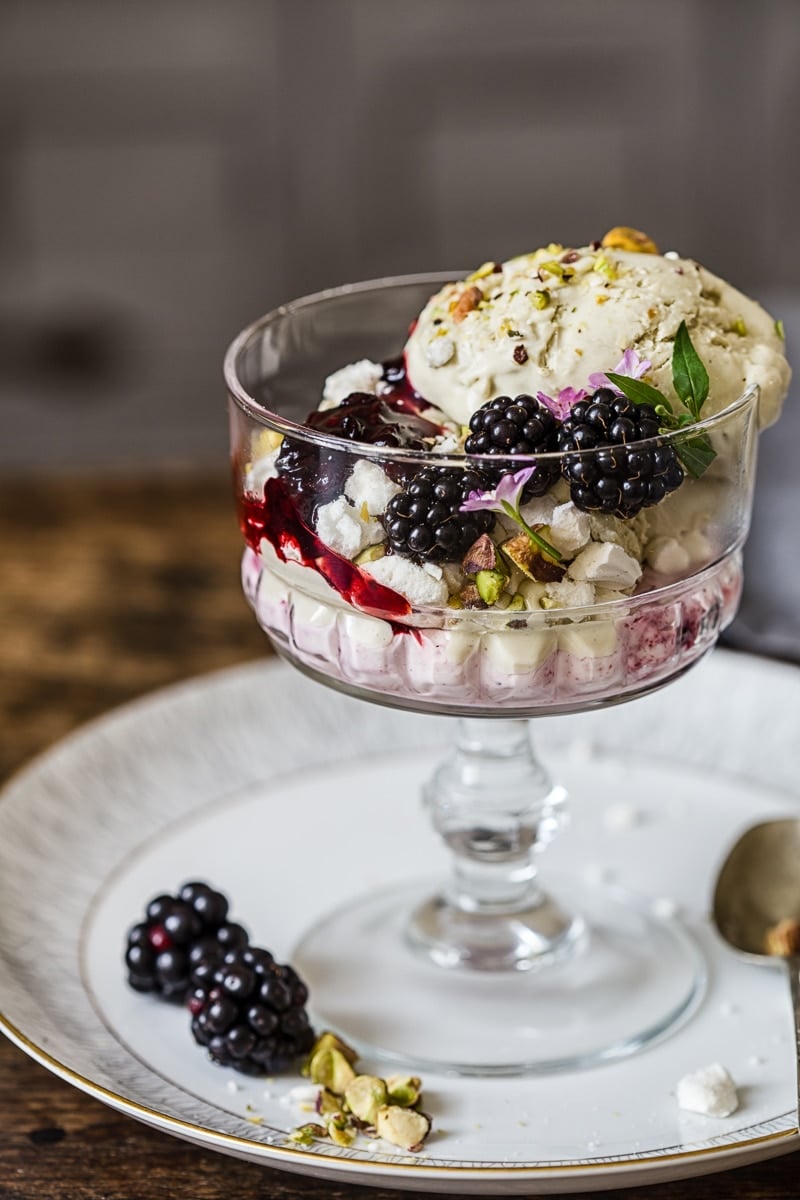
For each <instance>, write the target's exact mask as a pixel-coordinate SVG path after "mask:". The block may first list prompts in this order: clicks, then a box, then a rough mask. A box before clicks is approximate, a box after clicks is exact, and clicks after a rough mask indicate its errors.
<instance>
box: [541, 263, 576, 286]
mask: <svg viewBox="0 0 800 1200" xmlns="http://www.w3.org/2000/svg"><path fill="white" fill-rule="evenodd" d="M542 271H544V272H545V273H546V274H547V275H555V277H556V279H558V280H559V281H560V282H561V283H568V282H569V280H570V279H572V276H573V275H574V274H575V272H574V271H570V269H569V267H565V266H564V264H563V263H560V262H555V261H554V260H551V261H549V262H543V263H540V264H539V277H540V278H541V274H542Z"/></svg>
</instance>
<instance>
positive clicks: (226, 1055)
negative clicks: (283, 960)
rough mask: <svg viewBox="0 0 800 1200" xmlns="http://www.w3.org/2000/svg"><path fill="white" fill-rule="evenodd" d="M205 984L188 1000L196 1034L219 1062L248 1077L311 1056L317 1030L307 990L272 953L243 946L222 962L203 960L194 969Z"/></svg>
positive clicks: (256, 947) (279, 1069)
mask: <svg viewBox="0 0 800 1200" xmlns="http://www.w3.org/2000/svg"><path fill="white" fill-rule="evenodd" d="M206 967H208V971H207V975H208V977H207V979H206V981H205V982H204V983H203V984H202V985H200V986H197V987H195V988H194V990H193V991H192V993H191V995H190V997H189V1010H190V1012H191V1014H192V1034H193V1036H194V1039H195V1041H196V1042H198V1043H199V1044H200V1045H201V1046H205V1047H206V1049H207V1050H208V1053H209V1055H210V1057H211V1058H212V1059H213V1060H214V1062H217V1063H220V1065H221V1066H225V1067H233V1068H234V1069H235V1070H237V1071H241V1072H242V1073H243V1074H245V1075H271V1074H273V1073H275V1072H278V1071H284V1070H286V1069H287V1068H288V1067H289V1066H291V1064H292V1063H293V1062H294V1061H295V1059H297V1058H299V1057H301V1055H304V1054H308V1052H309V1050H310V1049H311V1047H312V1046H313V1044H314V1031H313V1029H312V1028H311V1025H310V1023H309V1020H308V1014H307V1013H306V1008H305V1005H306V1001H307V999H308V989H307V987H306V985H305V984H304V983H303V981H302V980H301V979H300V977H299V975H298V974H297V972H296V971H295V970H294V969H293V968H292V967H290V966H283V965H280V964H278V963H276V962H275V960H274V959H273V957H272V955H271V954H270V952H269V950H264V949H262V948H261V947H259V946H244V947H238V948H236V949H234V950H229V951H227V953H226V954H224V955H223V957H222V959H221V961H218V960H217V958H216V955H214V958H213V963H212V961H210V960H209V961H206V960H204V959H203V958H202V956H198V957H197V958H196V961H195V971H199V972H201V973H206V971H205V969H206Z"/></svg>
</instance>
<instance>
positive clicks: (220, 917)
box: [125, 881, 247, 1000]
mask: <svg viewBox="0 0 800 1200" xmlns="http://www.w3.org/2000/svg"><path fill="white" fill-rule="evenodd" d="M227 918H228V901H227V900H226V898H225V897H224V896H223V894H222V892H217V891H215V890H214V889H213V888H212V887H210V886H209V885H208V884H207V883H200V882H197V881H193V882H191V883H185V884H184V885H183V887H182V888H181V890H180V892H179V894H178V895H177V896H169V895H161V896H155V897H154V898H153V899H152V900H151V901H150V903H149V904H148V905H147V908H146V910H145V918H144V920H143V921H140V922H138V924H136V925H134V926H133V927H132V928H131V929H130V930H129V931H128V938H127V945H126V948H125V964H126V966H127V968H128V983H129V984H130V986H131V987H132V988H134V990H135V991H137V992H155V993H156V994H158V995H161V996H164V998H165V999H168V1000H183V998H184V997H185V995H186V992H187V991H188V988H189V984H190V981H191V980H190V976H191V973H192V966H191V961H192V953H193V950H194V947H195V946H196V945H198V944H201V945H205V944H207V943H213V944H214V945H216V946H219V947H220V948H221V950H222V952H223V953H224V952H225V950H228V949H232V948H234V947H238V946H244V945H246V944H247V931H246V930H245V929H243V927H242V926H241V925H237V924H236V923H235V922H233V921H228V919H227Z"/></svg>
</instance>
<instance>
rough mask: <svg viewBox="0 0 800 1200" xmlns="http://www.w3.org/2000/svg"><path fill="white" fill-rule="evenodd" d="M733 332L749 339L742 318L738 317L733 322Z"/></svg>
mask: <svg viewBox="0 0 800 1200" xmlns="http://www.w3.org/2000/svg"><path fill="white" fill-rule="evenodd" d="M733 332H734V333H738V334H739V337H747V326H746V325H745V323H744V321H743V320H742V318H741V317H737V318H736V320H735V321H734V322H733Z"/></svg>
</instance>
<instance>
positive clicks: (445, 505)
mask: <svg viewBox="0 0 800 1200" xmlns="http://www.w3.org/2000/svg"><path fill="white" fill-rule="evenodd" d="M491 486H492V484H491V482H490V480H489V479H488V477H487V476H486V474H485V473H483V472H478V471H473V470H467V471H461V470H459V469H458V468H455V467H423V468H422V470H421V471H418V472H417V473H416V475H414V476H413V478H412V479H411V480H410V481H409V482H408V483H407V484H406V486H405V490H404V491H402V492H399V493H398V494H397V495H396V496H394V497H393V498H392V499H391V500H390V501H389V504H388V505H387V508H386V512H385V514H384V516H383V518H382V520H383V525H384V528H385V530H386V534H387V536H388V539H389V545H390V546H391V548H392V550H393V551H394V553H395V554H399V555H403V556H404V557H406V558H411V559H414V560H415V561H417V562H420V561H422V562H442V561H445V560H447V561H455V560H458V559H461V558H463V557H464V555H465V554H466V552H467V550H469V548H470V546H471V545H472V543H473V542H474V541H475V540H476V539H477V538H479V537H480V535H481V534H482V533H488V532H489V530H490V529H491V528H492V525H493V524H494V514H493V513H490V512H480V511H479V512H466V513H463V512H460V511H459V510H460V508H461V505H462V504H463V503H464V501H465V500H466V499H467V497H468V496H469V494H470V492H476V491H486V490H487V489H489V488H491Z"/></svg>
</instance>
